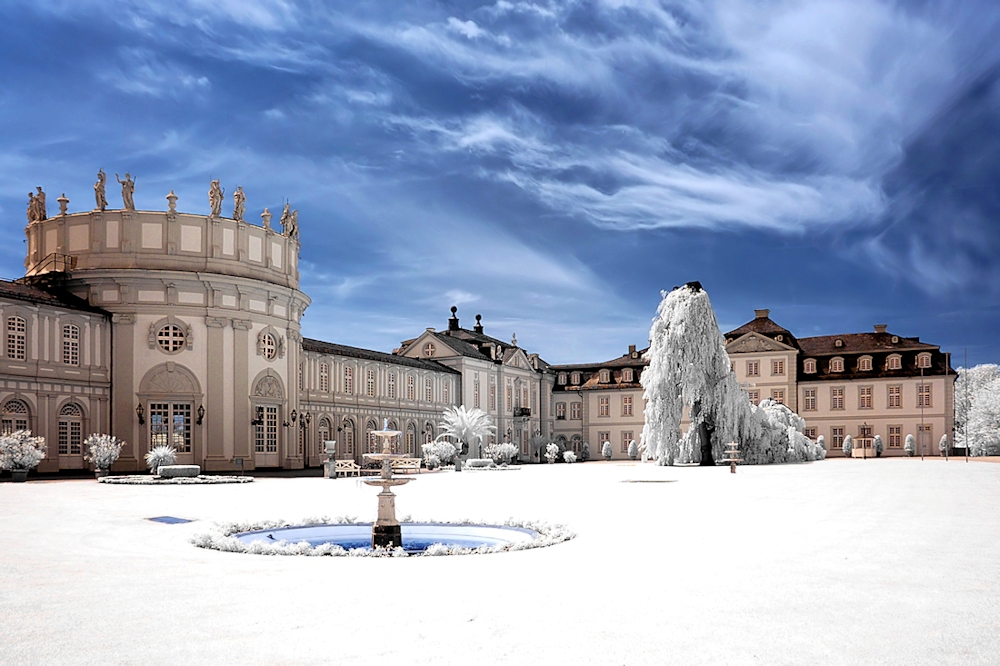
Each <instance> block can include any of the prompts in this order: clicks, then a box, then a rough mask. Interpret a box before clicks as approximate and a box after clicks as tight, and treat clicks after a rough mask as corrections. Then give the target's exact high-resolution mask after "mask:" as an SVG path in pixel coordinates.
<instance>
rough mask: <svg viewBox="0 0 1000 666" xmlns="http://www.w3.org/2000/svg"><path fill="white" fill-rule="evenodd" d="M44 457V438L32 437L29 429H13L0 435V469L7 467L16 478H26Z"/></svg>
mask: <svg viewBox="0 0 1000 666" xmlns="http://www.w3.org/2000/svg"><path fill="white" fill-rule="evenodd" d="M44 457H45V438H44V437H32V436H31V431H30V430H15V431H14V432H12V433H8V434H6V435H4V436H2V437H0V469H9V470H10V471H11V473H12V474H13V475H14V478H15V479H16V480H24V479H25V478H27V475H28V470H30V469H34V468H35V467H38V463H40V462H41V461H42V458H44Z"/></svg>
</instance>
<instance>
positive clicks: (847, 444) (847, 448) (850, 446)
mask: <svg viewBox="0 0 1000 666" xmlns="http://www.w3.org/2000/svg"><path fill="white" fill-rule="evenodd" d="M841 449H842V450H843V451H844V455H845V456H849V455H851V451H853V450H854V439H852V438H851V436H850V435H848V436H847V437H845V438H844V444H843V445H842V446H841Z"/></svg>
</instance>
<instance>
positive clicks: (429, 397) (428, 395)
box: [424, 377, 434, 402]
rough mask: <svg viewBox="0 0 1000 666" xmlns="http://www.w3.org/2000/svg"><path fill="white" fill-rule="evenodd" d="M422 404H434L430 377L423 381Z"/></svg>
mask: <svg viewBox="0 0 1000 666" xmlns="http://www.w3.org/2000/svg"><path fill="white" fill-rule="evenodd" d="M424 402H434V383H433V382H432V381H431V378H430V377H428V378H427V379H425V380H424Z"/></svg>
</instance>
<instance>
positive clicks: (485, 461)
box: [465, 458, 497, 469]
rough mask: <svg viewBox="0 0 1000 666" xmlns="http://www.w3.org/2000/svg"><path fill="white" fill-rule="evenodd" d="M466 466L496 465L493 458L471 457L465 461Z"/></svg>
mask: <svg viewBox="0 0 1000 666" xmlns="http://www.w3.org/2000/svg"><path fill="white" fill-rule="evenodd" d="M465 466H466V467H468V468H470V469H476V468H489V467H496V466H497V465H496V463H495V462H493V459H492V458H469V459H468V460H466V461H465Z"/></svg>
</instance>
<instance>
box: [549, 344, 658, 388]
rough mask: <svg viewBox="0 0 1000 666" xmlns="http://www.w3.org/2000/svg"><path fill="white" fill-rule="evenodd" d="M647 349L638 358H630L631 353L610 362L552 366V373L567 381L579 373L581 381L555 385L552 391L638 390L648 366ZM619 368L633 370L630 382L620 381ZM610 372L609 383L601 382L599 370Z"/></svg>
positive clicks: (639, 352)
mask: <svg viewBox="0 0 1000 666" xmlns="http://www.w3.org/2000/svg"><path fill="white" fill-rule="evenodd" d="M647 351H649V348H648V347H647V348H646V349H641V350H638V352H637V353H638V357H637V358H632V354H631V353H627V354H623V355H621V356H619V357H618V358H613V359H611V360H610V361H604V362H603V363H571V364H565V365H553V366H550V368H551V370H552V371H553V372H557V373H559V372H565V373H566V374H567V375H568V376H567V380H568V381H572V373H574V372H579V373H580V375H581V376H580V379H581V380H583V381H582V382H581V383H580V384H568V383H567V384H565V385H561V384H558V383H557V384H556V386H555V388H554V389H553V390H556V391H589V390H595V389H627V388H640V384H639V375H640V374H641V372H642V370H643V368H645V366H647V365H649V360H648V359H647V358H645V354H646V352H647ZM621 368H633V369H634V370H635V372H634V373H633V374H632V381H631V382H623V381H622V372H621V370H620V369H621ZM605 369H606V370H610V371H611V381H610V382H603V383H602V382H601V373H600V371H601V370H605ZM557 380H558V378H557Z"/></svg>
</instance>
